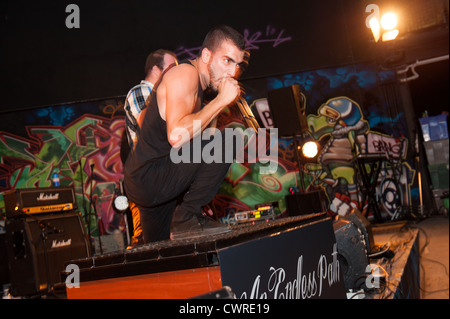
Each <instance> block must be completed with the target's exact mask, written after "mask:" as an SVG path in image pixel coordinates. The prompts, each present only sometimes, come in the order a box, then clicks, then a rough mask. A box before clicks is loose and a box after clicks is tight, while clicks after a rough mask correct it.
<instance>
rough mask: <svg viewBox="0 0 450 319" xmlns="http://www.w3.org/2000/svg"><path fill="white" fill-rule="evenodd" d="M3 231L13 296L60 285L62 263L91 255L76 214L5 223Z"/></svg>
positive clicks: (38, 217) (63, 268)
mask: <svg viewBox="0 0 450 319" xmlns="http://www.w3.org/2000/svg"><path fill="white" fill-rule="evenodd" d="M5 228H6V246H7V253H8V264H9V269H10V279H11V294H12V295H13V296H31V295H37V294H40V293H45V292H47V291H48V290H49V288H50V287H53V286H54V285H55V284H58V283H60V282H61V272H62V271H63V270H65V262H67V261H70V260H74V259H80V258H86V257H89V256H90V255H91V250H90V245H89V241H88V237H87V235H86V231H85V227H84V223H83V220H82V219H81V216H80V214H79V213H76V212H69V213H64V214H58V215H33V216H29V217H26V218H19V219H9V220H7V221H6V225H5Z"/></svg>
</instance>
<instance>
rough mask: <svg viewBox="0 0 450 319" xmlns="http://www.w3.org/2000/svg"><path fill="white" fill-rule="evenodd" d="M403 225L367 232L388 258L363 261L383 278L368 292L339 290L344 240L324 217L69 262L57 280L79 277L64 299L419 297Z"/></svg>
mask: <svg viewBox="0 0 450 319" xmlns="http://www.w3.org/2000/svg"><path fill="white" fill-rule="evenodd" d="M405 225H406V222H400V223H393V224H389V223H387V224H380V225H377V226H375V227H373V238H374V243H375V244H377V245H380V246H384V247H385V248H387V249H388V250H389V253H388V254H382V256H381V255H380V256H374V257H373V258H368V259H367V262H368V263H370V264H371V265H372V268H374V267H375V268H376V269H378V270H380V269H382V271H381V272H380V273H381V274H382V276H381V278H378V277H374V278H375V279H374V278H372V281H371V282H372V284H373V288H372V289H366V291H364V290H362V289H360V290H355V291H352V293H349V292H348V291H346V289H345V287H344V286H345V285H346V282H344V279H345V278H344V276H343V274H342V272H344V271H345V269H344V268H345V266H344V265H343V264H342V261H341V260H339V262H337V259H339V258H336V257H337V256H340V254H338V251H337V250H339V248H336V246H337V247H339V244H340V242H342V240H343V239H342V238H340V237H336V236H335V234H334V231H333V222H332V221H331V220H330V219H329V218H327V217H326V215H325V214H312V215H306V216H298V217H289V218H285V219H280V220H270V221H265V222H262V223H259V224H258V223H257V224H256V225H252V224H247V225H236V226H233V229H232V231H231V232H230V233H228V234H223V235H219V236H213V237H211V238H203V239H202V240H191V241H183V242H180V241H162V242H157V243H153V244H147V245H143V246H140V247H136V248H133V249H129V250H123V251H117V252H112V253H108V254H103V255H96V256H92V257H89V258H84V259H80V260H74V261H71V262H70V264H72V265H73V264H75V265H76V266H77V267H78V270H79V273H78V275H79V277H76V276H73V274H74V273H65V275H64V276H63V278H65V280H66V286H67V283H69V284H71V283H76V282H74V279H78V280H79V286H76V285H73V288H68V287H66V296H67V299H188V298H208V299H209V298H210V299H216V298H237V299H266V298H267V299H310V298H311V299H315V298H323V299H345V298H348V299H350V298H351V299H362V298H365V299H403V298H413V299H415V298H420V291H419V282H420V275H419V249H418V236H419V234H418V231H417V230H414V229H410V228H408V227H405ZM336 234H337V233H336ZM336 238H337V239H336ZM352 240H353V241H355V238H352ZM336 244H337V245H336ZM354 249H356V250H358V252H359V250H360V247H359V246H358V245H355V248H354ZM355 253H356V252H355ZM352 262H355V261H352ZM358 262H361V263H363V264H361V265H357V266H359V267H361V266H364V267H366V266H367V265H366V264H365V263H364V261H361V260H360V261H358ZM374 265H377V266H374ZM347 270H348V269H347ZM369 273H370V272H369ZM367 276H369V275H365V278H367ZM366 280H367V279H366ZM366 282H367V281H366ZM225 288H226V289H225ZM216 293H218V294H219V295H216Z"/></svg>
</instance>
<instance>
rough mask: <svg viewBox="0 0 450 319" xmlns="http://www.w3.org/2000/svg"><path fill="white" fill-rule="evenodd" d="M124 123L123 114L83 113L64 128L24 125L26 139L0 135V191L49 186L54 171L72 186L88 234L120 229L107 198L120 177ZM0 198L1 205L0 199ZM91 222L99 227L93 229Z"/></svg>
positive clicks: (2, 133)
mask: <svg viewBox="0 0 450 319" xmlns="http://www.w3.org/2000/svg"><path fill="white" fill-rule="evenodd" d="M124 125H125V124H124V118H123V116H117V117H112V118H105V117H102V116H95V115H91V114H84V115H82V116H80V117H78V118H77V119H76V120H75V121H73V122H71V123H69V124H67V125H66V126H48V125H47V126H28V127H26V130H27V131H28V133H29V138H28V139H25V138H21V137H19V136H16V135H14V134H11V133H8V132H0V154H1V162H0V171H1V172H2V173H1V175H0V181H1V182H0V185H1V186H0V191H1V192H2V193H3V192H5V191H8V190H11V189H24V188H25V189H28V188H36V187H51V186H52V179H51V174H52V173H53V171H55V170H56V171H57V172H58V173H59V176H60V183H61V186H65V187H74V190H75V195H76V201H77V206H78V210H79V211H80V212H81V213H82V216H83V217H84V220H85V221H86V222H87V221H88V220H89V221H90V224H89V229H90V230H91V231H92V234H94V235H95V234H97V233H98V231H99V229H105V230H106V231H107V232H112V231H114V230H115V229H119V228H123V225H122V222H121V220H120V219H121V218H118V217H120V216H116V214H115V211H114V209H113V208H112V199H113V195H114V192H115V188H116V187H117V185H116V184H117V181H118V180H119V179H120V178H122V177H123V173H122V162H121V160H120V140H121V136H122V132H123V130H124ZM91 192H92V193H91ZM0 200H1V202H0V207H4V204H3V196H1V198H0ZM1 204H3V205H1ZM91 204H92V205H91ZM88 215H89V216H88ZM91 215H92V216H91ZM88 217H92V218H88ZM97 218H98V220H99V221H100V220H101V222H102V224H103V225H101V226H103V227H98V224H97Z"/></svg>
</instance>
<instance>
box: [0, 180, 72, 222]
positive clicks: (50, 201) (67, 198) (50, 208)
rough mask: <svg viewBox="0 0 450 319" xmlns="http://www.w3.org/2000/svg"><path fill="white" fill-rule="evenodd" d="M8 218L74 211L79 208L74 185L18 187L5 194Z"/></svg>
mask: <svg viewBox="0 0 450 319" xmlns="http://www.w3.org/2000/svg"><path fill="white" fill-rule="evenodd" d="M3 198H4V199H5V210H6V217H7V218H16V217H23V216H26V215H32V214H48V213H59V212H66V211H72V210H74V209H76V208H77V202H76V199H75V192H74V189H73V187H41V188H30V189H17V190H13V191H10V192H7V193H4V194H3Z"/></svg>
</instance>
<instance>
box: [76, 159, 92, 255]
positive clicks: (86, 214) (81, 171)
mask: <svg viewBox="0 0 450 319" xmlns="http://www.w3.org/2000/svg"><path fill="white" fill-rule="evenodd" d="M78 162H79V164H80V183H81V196H82V198H83V211H84V222H85V223H86V225H87V230H88V234H89V245H90V246H91V251H92V243H91V226H90V224H89V222H88V218H89V217H88V213H87V209H86V199H85V198H84V182H83V169H84V167H83V166H81V158H80V159H79V161H78Z"/></svg>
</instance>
